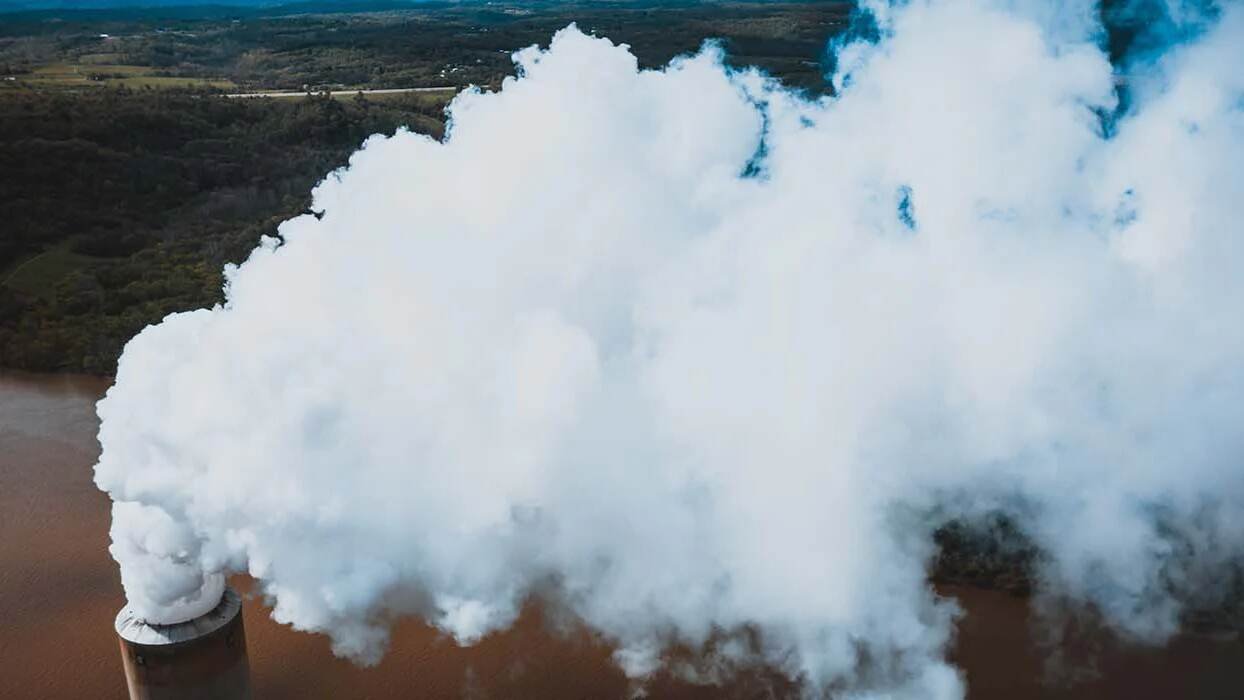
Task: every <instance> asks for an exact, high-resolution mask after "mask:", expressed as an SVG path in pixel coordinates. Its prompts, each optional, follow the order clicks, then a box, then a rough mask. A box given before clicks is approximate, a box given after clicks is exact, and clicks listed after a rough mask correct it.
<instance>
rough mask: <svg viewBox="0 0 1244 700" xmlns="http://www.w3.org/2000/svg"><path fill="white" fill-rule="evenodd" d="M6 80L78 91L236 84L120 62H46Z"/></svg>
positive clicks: (228, 86) (229, 87) (223, 87)
mask: <svg viewBox="0 0 1244 700" xmlns="http://www.w3.org/2000/svg"><path fill="white" fill-rule="evenodd" d="M105 56H109V54H93V55H90V56H83V58H84V59H85V58H88V57H89V58H100V57H105ZM18 78H19V79H18V80H16V81H8V83H9V86H10V87H22V86H26V87H35V88H82V87H127V88H131V89H136V88H147V87H149V88H218V89H221V90H233V89H236V88H237V85H235V84H234V83H233V81H230V80H222V79H211V78H193V77H170V76H164V75H155V74H154V69H152V68H150V67H148V66H130V65H125V64H120V63H95V62H77V63H49V64H46V65H41V66H38V67H37V68H35V69H34V70H32V71H31V72H30V73H27V74H24V75H21V76H18Z"/></svg>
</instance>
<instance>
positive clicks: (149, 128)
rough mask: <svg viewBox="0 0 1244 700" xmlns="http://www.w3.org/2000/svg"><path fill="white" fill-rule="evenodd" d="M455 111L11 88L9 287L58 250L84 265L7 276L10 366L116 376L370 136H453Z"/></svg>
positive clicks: (1, 113)
mask: <svg viewBox="0 0 1244 700" xmlns="http://www.w3.org/2000/svg"><path fill="white" fill-rule="evenodd" d="M442 110H443V105H442V104H441V103H440V101H439V100H438V99H437V98H431V97H428V96H423V95H412V96H409V97H406V96H403V97H400V98H396V99H394V98H389V99H385V100H384V101H369V100H367V99H360V98H351V99H344V100H342V99H331V98H327V97H307V98H302V99H284V100H276V99H249V100H237V99H225V98H222V97H219V96H213V95H208V94H193V93H184V92H174V91H150V90H148V91H138V92H135V91H126V90H92V91H86V92H84V93H80V94H67V93H54V92H29V93H15V94H9V95H6V96H5V98H4V99H2V100H0V192H2V193H3V196H0V221H3V222H4V224H3V233H2V234H0V283H3V282H4V281H5V277H8V276H10V275H12V273H13V271H14V270H15V269H17V268H18V266H19V265H21V264H22V263H23V262H25V261H30V260H31V258H32V257H34V256H38V255H40V254H42V253H47V252H48V251H51V254H55V255H61V256H62V257H64V258H65V259H67V260H69V261H71V263H72V265H71V269H68V270H67V271H66V270H57V271H56V273H57V274H56V275H55V278H49V279H48V281H47V290H46V291H44V292H42V293H39V292H31V291H30V290H29V289H26V290H22V289H16V288H14V285H9V284H0V366H7V367H18V368H25V369H32V370H77V371H86V372H94V373H102V374H107V373H110V372H112V371H113V368H114V367H115V362H116V358H117V356H118V355H119V353H120V349H121V347H122V345H123V344H124V342H125V341H126V340H127V339H128V338H130V337H131V336H132V335H133V334H134V333H136V332H137V331H138V330H140V329H141V328H142V327H144V326H145V325H147V324H149V323H151V322H153V321H157V320H159V319H160V318H162V317H163V316H164V315H166V314H168V313H171V312H173V311H179V310H184V309H189V308H196V307H202V306H210V305H211V304H213V303H216V302H218V301H219V300H220V298H221V293H220V287H221V278H220V270H221V268H222V266H223V265H224V263H226V262H230V261H238V260H241V259H243V258H244V257H245V255H246V254H247V253H248V252H249V250H250V249H251V248H252V247H253V246H254V245H255V243H256V242H257V240H258V239H259V237H260V236H261V235H263V234H271V233H274V231H275V228H276V225H277V224H278V223H280V222H281V221H283V220H284V219H286V218H289V217H290V216H293V215H296V214H298V213H299V212H302V211H304V210H305V209H306V208H307V206H308V204H309V195H310V191H311V189H312V187H313V186H314V185H315V183H316V182H318V181H319V180H320V179H321V178H323V177H324V175H325V174H326V173H328V172H330V171H332V170H333V169H335V168H337V167H340V166H342V165H344V164H345V162H346V160H347V159H348V157H349V154H350V153H351V152H352V151H353V150H354V149H356V148H357V147H358V145H359V144H360V143H361V142H362V140H363V139H364V138H366V137H367V136H368V135H370V134H372V133H392V132H393V131H394V130H395V129H396V128H397V127H398V126H401V125H408V126H410V127H411V128H412V129H415V130H418V131H423V132H426V133H433V134H435V135H439V133H440V130H441V128H442V125H441V115H442ZM37 262H38V261H37V260H34V261H31V263H30V264H31V265H32V266H34V265H36V263H37Z"/></svg>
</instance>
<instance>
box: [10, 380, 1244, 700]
mask: <svg viewBox="0 0 1244 700" xmlns="http://www.w3.org/2000/svg"><path fill="white" fill-rule="evenodd" d="M106 388H107V383H106V382H104V381H101V380H98V379H93V378H82V377H60V376H58V377H44V376H30V375H14V374H0V700H8V699H10V698H14V699H19V698H32V699H36V698H48V699H60V698H103V699H111V698H117V699H121V698H124V697H125V685H124V679H123V677H122V675H121V662H120V658H119V656H118V652H117V648H116V641H115V638H114V637H113V634H112V619H113V617H114V615H115V613H116V611H117V610H118V609H119V608H120V606H121V605H122V603H123V600H122V596H121V587H120V579H119V577H118V575H117V571H116V568H115V566H114V565H113V563H112V560H111V559H110V558H109V556H108V551H107V547H108V508H109V503H108V499H107V497H106V496H104V495H103V494H101V493H99V492H98V491H96V490H95V487H94V485H93V484H92V482H91V466H92V464H93V463H94V461H95V458H96V456H97V455H98V451H99V446H98V444H97V443H96V441H95V431H96V429H97V422H96V418H95V414H94V402H95V401H96V400H97V399H98V398H99V397H100V396H102V394H103V392H104V390H105V389H106ZM235 585H237V586H238V587H239V588H242V589H246V588H247V587H248V585H249V582H247V581H245V580H237V581H235ZM942 593H943V594H945V595H952V596H955V597H957V598H958V599H959V600H960V603H961V605H962V606H963V607H964V609H965V611H966V614H965V616H964V618H963V620H962V621H961V623H960V635H959V641H958V644H957V648H956V649H955V650H954V652H953V656H954V659H955V661H956V663H958V664H959V665H960V666H961V667H963V668H964V669H965V671H966V675H967V678H968V684H969V688H970V694H971V697H972V698H1008V699H1009V698H1014V699H1016V700H1023V699H1025V698H1085V699H1087V698H1119V699H1124V698H1126V699H1128V700H1131V699H1137V698H1155V699H1157V698H1161V699H1166V698H1172V699H1174V698H1223V699H1227V698H1232V699H1235V698H1244V643H1241V642H1240V641H1238V640H1235V639H1212V638H1208V637H1185V638H1181V639H1178V640H1175V641H1174V642H1173V643H1172V644H1171V645H1170V646H1168V647H1166V648H1165V649H1161V650H1154V649H1138V648H1135V647H1131V646H1128V645H1125V644H1122V643H1120V642H1117V641H1114V640H1112V639H1111V638H1110V637H1109V636H1108V635H1105V634H1103V633H1100V632H1096V631H1092V630H1090V631H1088V632H1082V633H1081V634H1080V635H1079V636H1078V637H1077V639H1076V642H1075V643H1074V644H1073V645H1072V646H1070V647H1066V648H1063V649H1062V650H1061V651H1062V653H1061V654H1060V655H1058V656H1054V657H1052V656H1051V654H1050V650H1049V649H1048V648H1045V647H1044V646H1043V645H1041V644H1038V643H1036V642H1035V641H1034V638H1036V637H1039V636H1040V635H1039V634H1034V629H1037V628H1038V626H1036V625H1034V624H1033V622H1032V620H1031V619H1030V614H1029V612H1028V607H1027V605H1026V604H1025V602H1024V601H1023V600H1021V599H1017V598H1014V597H1012V596H1009V595H1007V594H1003V593H995V592H989V591H981V590H977V589H969V588H954V587H948V588H946V589H944V590H943V591H942ZM244 615H245V616H246V628H247V637H248V642H249V647H250V653H251V669H252V674H253V677H252V680H253V682H254V685H255V691H256V697H257V698H260V699H262V698H458V697H478V698H548V699H550V700H557V699H560V698H623V697H626V696H627V695H628V686H627V683H626V680H625V678H623V677H622V674H621V673H620V672H619V671H618V670H617V668H615V667H614V666H612V665H611V664H610V663H609V649H608V648H606V647H605V646H604V645H602V644H601V643H599V642H598V641H597V640H594V639H593V638H592V637H591V636H590V635H588V634H587V633H584V632H580V633H572V634H570V635H569V636H560V635H553V634H550V633H548V632H546V631H545V626H544V625H543V624H542V621H541V619H540V614H539V611H537V610H534V609H533V610H529V611H528V612H527V613H526V614H524V616H523V617H522V619H521V620H520V621H519V623H518V624H517V625H516V626H515V627H514V628H513V629H511V630H509V631H507V632H505V633H503V634H499V635H494V636H492V637H490V638H488V639H485V640H484V641H483V642H481V643H480V644H479V645H477V646H475V647H472V648H469V649H461V648H458V647H456V646H455V645H453V644H452V643H450V642H448V641H446V640H444V639H442V638H440V637H439V636H438V635H437V634H436V633H435V632H434V631H432V630H430V629H428V628H427V627H425V626H423V625H420V624H419V623H417V622H414V621H406V622H403V623H401V624H399V625H398V627H397V629H396V632H395V635H394V640H393V645H392V650H391V652H390V653H389V655H388V656H387V657H385V659H384V661H383V662H381V664H380V665H379V666H377V667H375V668H371V669H360V668H357V667H355V666H353V665H351V664H350V663H348V662H345V661H341V660H340V659H336V658H334V657H333V656H332V654H331V652H330V651H329V648H328V643H327V641H326V640H325V639H324V638H323V637H319V636H314V635H307V634H301V633H297V632H293V631H291V630H289V629H287V628H284V627H282V626H280V625H277V624H276V623H274V622H272V621H271V619H270V618H269V617H268V611H267V610H266V609H265V608H264V607H263V606H262V604H261V601H259V600H257V599H255V598H253V597H252V598H250V599H248V601H247V603H246V608H245V612H244ZM781 686H782V683H781V680H780V679H778V678H775V677H773V676H771V675H768V674H757V675H755V676H752V677H748V678H744V679H741V680H740V681H739V682H738V683H736V684H735V685H734V686H732V687H730V688H710V687H695V686H688V685H685V684H680V683H677V682H674V681H672V680H669V679H658V681H657V682H656V683H655V684H654V685H653V686H651V687H650V688H649V697H653V698H715V697H738V698H764V697H772V696H773V695H774V694H775V693H774V692H773V691H777V693H776V694H777V695H781V689H782V688H781Z"/></svg>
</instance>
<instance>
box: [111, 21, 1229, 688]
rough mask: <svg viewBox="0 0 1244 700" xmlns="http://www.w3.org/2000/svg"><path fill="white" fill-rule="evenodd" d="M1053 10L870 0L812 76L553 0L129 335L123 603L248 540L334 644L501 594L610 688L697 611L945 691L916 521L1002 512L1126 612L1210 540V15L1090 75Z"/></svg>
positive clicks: (744, 652)
mask: <svg viewBox="0 0 1244 700" xmlns="http://www.w3.org/2000/svg"><path fill="white" fill-rule="evenodd" d="M1041 7H1043V8H1044V7H1045V4H1044V3H1043V4H1041ZM1091 9H1092V8H1091V7H1090V6H1084V7H1068V8H1063V10H1061V11H1059V12H1057V13H1055V12H1050V11H1048V10H1046V9H1042V10H1038V11H1029V10H1027V9H1026V8H1025V7H1023V3H1017V2H990V1H988V0H947V1H944V2H921V1H919V0H917V1H916V2H912V3H910V4H908V5H904V6H901V7H887V8H882V7H878V8H874V11H875V13H876V14H875V20H876V26H877V32H876V34H877V35H878V37H879V39H878V41H876V42H870V43H850V42H845V43H844V44H843V45H842V46H839V47H838V49H837V73H836V75H835V76H834V80H835V81H836V85H837V86H838V87H839V91H838V95H837V97H835V98H832V99H830V98H826V99H822V100H811V101H810V100H809V99H807V98H804V97H801V96H799V95H796V94H792V93H791V92H788V91H786V90H784V89H782V88H781V87H779V86H777V85H775V84H773V83H772V82H770V81H767V80H766V79H765V78H764V77H763V76H761V75H759V74H757V73H752V72H742V73H740V72H734V71H731V70H728V69H726V68H724V67H723V66H722V63H721V57H720V56H719V55H718V53H717V52H716V51H715V50H713V49H708V50H705V51H704V52H702V53H701V54H699V55H697V56H694V57H689V58H685V59H679V60H676V61H675V62H674V63H672V64H671V65H670V66H668V67H666V68H664V69H662V70H657V71H640V70H638V69H637V64H636V60H635V58H634V57H633V56H632V55H631V54H630V53H629V52H628V50H627V48H626V47H625V46H615V45H613V44H611V43H610V42H609V41H608V40H606V39H603V38H593V37H589V36H586V35H584V34H583V33H581V32H580V31H579V30H577V29H574V28H573V27H572V28H568V29H566V30H564V31H562V32H560V33H558V35H557V36H556V37H554V38H553V40H552V43H551V45H550V46H549V48H548V49H547V50H541V49H537V48H531V49H526V50H523V51H521V52H519V53H518V54H517V55H516V57H515V60H516V61H517V64H518V66H519V74H520V77H518V78H516V79H512V80H508V81H507V82H506V83H505V85H504V86H503V88H502V89H501V90H500V91H498V92H496V93H486V92H485V93H481V92H468V93H465V94H463V95H461V96H460V97H458V99H456V100H455V101H454V103H453V105H452V107H451V115H452V123H451V127H450V130H449V135H448V137H447V138H446V139H445V141H444V142H437V141H434V140H431V139H429V138H426V137H423V136H419V135H415V134H412V133H405V132H402V133H398V134H396V135H394V136H391V137H384V136H376V137H373V138H372V139H370V140H369V141H368V142H367V143H366V144H365V146H364V147H363V148H362V149H361V150H360V151H359V152H358V153H357V154H356V155H355V156H354V157H353V158H352V159H351V162H350V166H349V167H348V168H347V169H344V170H342V171H340V172H337V173H334V174H332V175H331V176H329V177H328V179H326V180H325V181H324V182H323V183H322V184H321V185H320V186H319V187H318V188H317V189H316V191H315V205H314V208H315V209H316V210H317V211H322V212H323V216H322V218H319V219H317V218H316V217H313V216H302V217H298V218H296V219H293V220H290V221H288V222H286V223H285V224H283V225H282V226H281V228H280V236H281V240H279V241H278V240H276V239H268V240H265V241H264V242H263V244H262V245H261V246H260V247H259V248H257V249H256V250H255V252H254V253H253V254H252V255H251V257H250V259H249V260H247V261H246V263H244V264H243V265H240V266H238V267H237V268H234V269H230V270H229V271H228V276H227V277H228V283H227V290H226V291H227V301H226V303H225V304H224V306H222V307H218V308H215V309H211V310H201V311H195V312H190V313H184V314H176V315H173V316H170V317H168V318H167V319H165V320H164V322H163V323H161V324H159V325H156V326H152V327H150V328H147V329H146V330H145V331H143V332H142V333H141V334H140V335H138V336H137V337H136V338H135V339H134V340H133V341H132V342H131V343H130V344H129V345H128V346H127V347H126V350H125V354H124V356H123V357H122V359H121V364H120V368H119V370H118V374H117V378H116V385H115V387H113V388H112V390H111V391H110V392H109V393H108V396H107V398H105V399H104V400H103V401H102V402H101V403H100V405H99V413H100V416H101V417H102V419H103V425H102V428H101V430H100V441H101V443H102V445H103V455H102V457H101V458H100V462H99V465H98V467H97V480H98V483H99V485H100V487H101V488H103V489H105V490H107V491H108V492H109V493H110V494H111V495H112V497H113V498H114V499H115V500H116V506H115V509H114V527H113V533H112V535H113V540H114V545H113V553H114V555H115V556H116V557H117V559H118V560H119V561H120V563H121V570H122V576H123V581H124V584H125V589H126V593H127V595H128V597H129V599H130V601H131V603H132V604H133V605H135V606H136V607H138V609H139V610H141V611H144V612H145V613H147V614H149V615H150V617H151V618H152V619H159V618H160V617H161V616H164V615H166V611H167V610H168V609H170V606H171V607H172V608H174V609H176V608H177V607H178V606H186V605H191V606H193V604H194V598H195V596H196V595H198V591H199V589H200V587H201V586H203V585H204V580H205V577H209V578H210V575H212V574H219V573H227V572H234V571H247V572H249V573H250V574H251V575H253V576H255V577H256V578H257V579H259V581H261V582H262V585H263V590H264V592H265V593H266V594H267V595H269V596H270V597H271V600H272V601H273V602H274V604H275V616H276V618H277V619H278V620H280V621H282V622H287V623H289V624H291V625H293V626H295V627H297V628H298V629H303V630H310V631H317V632H324V633H326V634H329V635H331V636H332V638H333V641H334V643H335V648H336V650H337V651H338V652H339V653H341V654H345V655H349V656H351V657H354V658H356V659H359V660H362V661H365V662H369V661H375V660H376V659H377V658H378V657H379V655H381V654H382V653H383V650H384V646H385V641H386V625H387V622H388V621H389V620H390V619H391V618H392V617H394V616H398V615H408V614H413V615H420V616H423V617H424V618H426V619H428V620H429V621H431V622H432V623H434V624H436V625H438V626H439V627H441V628H443V629H444V630H445V631H447V632H448V633H450V634H452V635H453V636H454V637H455V638H456V639H458V640H459V641H461V642H463V643H470V642H472V641H473V640H477V639H479V638H480V637H481V636H482V635H485V634H487V633H489V632H490V631H492V630H496V629H498V628H503V627H505V626H506V625H508V624H509V623H510V622H511V621H512V620H513V619H514V617H515V615H516V614H517V610H518V608H519V606H520V603H521V602H522V601H523V600H524V599H525V598H527V597H529V596H531V595H539V596H543V597H544V598H545V599H546V600H547V601H548V604H549V605H551V606H554V607H556V608H558V609H561V610H563V611H565V612H567V613H569V614H573V615H575V616H577V617H578V618H580V619H582V620H584V621H586V623H587V624H589V625H590V626H592V627H593V628H594V629H596V630H598V631H599V632H600V633H601V634H602V635H603V636H604V637H606V638H607V639H609V640H611V641H613V642H615V643H616V644H617V645H618V649H619V651H618V653H617V659H618V661H619V663H621V664H622V665H623V667H624V668H625V669H626V670H627V671H628V672H629V673H631V674H633V675H635V676H637V677H642V676H643V675H644V674H646V673H649V672H651V671H652V670H653V669H654V668H655V667H656V666H657V665H658V664H659V663H660V658H661V650H662V649H663V648H665V647H666V646H668V645H669V644H670V643H672V642H678V643H683V644H689V645H692V646H696V645H699V644H701V643H703V642H704V641H705V640H707V639H709V638H710V637H711V638H713V639H715V640H717V642H716V643H715V644H714V645H713V648H714V652H713V655H712V658H711V659H708V660H706V661H705V664H706V666H705V668H706V669H708V670H707V671H705V672H706V673H708V675H709V676H713V677H715V676H714V674H716V673H719V672H721V671H725V672H728V671H729V669H730V668H731V667H734V666H737V665H744V664H749V663H755V662H767V663H770V664H774V665H776V666H778V667H780V668H782V669H783V670H785V671H786V672H788V673H790V674H791V675H792V676H795V677H800V678H802V679H803V681H804V682H805V687H807V688H808V689H809V691H810V692H816V691H817V689H825V688H833V689H837V690H840V691H843V692H848V693H856V694H858V696H859V697H869V696H872V694H876V695H878V696H880V695H885V696H886V697H910V698H954V697H959V696H961V694H962V692H963V682H962V679H961V678H960V676H959V674H958V673H957V672H956V670H955V669H954V668H953V667H951V666H950V665H949V664H948V663H947V662H946V661H945V660H944V657H945V647H946V644H947V642H948V640H949V639H950V638H951V635H952V634H953V625H954V617H955V609H954V606H953V603H951V602H949V601H945V600H940V599H939V598H938V597H937V596H936V595H934V593H933V592H932V591H931V589H930V588H929V586H928V585H927V583H926V575H925V569H926V564H927V563H928V559H929V557H930V556H931V555H932V553H933V544H932V540H931V532H932V530H933V528H935V527H936V526H937V525H938V524H939V523H941V522H944V521H945V520H946V519H947V518H964V519H967V520H969V521H970V520H972V519H973V518H975V517H977V516H979V515H981V514H985V513H990V512H998V511H1001V512H1003V513H1006V514H1008V515H1009V517H1010V518H1011V519H1012V520H1013V521H1014V522H1016V523H1017V524H1018V525H1019V526H1020V527H1021V528H1022V529H1023V530H1024V532H1025V533H1026V534H1027V535H1028V536H1029V537H1030V538H1032V540H1033V541H1034V542H1035V543H1037V544H1038V545H1039V547H1040V548H1041V549H1042V550H1043V552H1044V557H1043V558H1042V560H1041V568H1040V572H1039V574H1040V579H1041V587H1042V590H1043V591H1045V592H1046V593H1049V594H1056V595H1059V596H1070V597H1072V598H1074V599H1077V600H1082V601H1085V602H1088V603H1091V604H1094V605H1096V606H1098V607H1099V608H1100V609H1101V611H1102V612H1103V614H1104V615H1105V616H1106V617H1107V619H1108V620H1109V621H1110V622H1111V623H1112V624H1113V625H1115V626H1116V627H1117V629H1118V630H1119V631H1120V632H1121V633H1123V634H1126V635H1129V636H1133V637H1136V638H1140V639H1144V640H1149V641H1154V642H1161V641H1162V640H1163V639H1164V638H1166V637H1168V636H1169V635H1171V634H1173V633H1174V632H1176V631H1177V629H1178V625H1179V620H1180V614H1181V611H1182V610H1183V609H1185V608H1186V606H1188V605H1199V604H1204V603H1212V602H1213V597H1214V596H1216V595H1221V594H1223V593H1224V591H1223V590H1222V588H1221V586H1218V585H1217V582H1220V581H1223V580H1226V578H1225V577H1224V576H1223V575H1222V574H1223V572H1224V571H1227V570H1228V569H1230V568H1231V567H1233V566H1234V565H1235V564H1234V562H1236V561H1238V560H1239V556H1240V554H1241V550H1242V549H1244V476H1242V475H1244V469H1242V468H1241V456H1242V455H1244V429H1242V428H1244V426H1242V425H1241V418H1242V417H1244V412H1242V409H1241V405H1244V324H1242V323H1241V322H1240V315H1241V309H1244V273H1242V271H1241V265H1242V264H1244V235H1242V234H1244V231H1242V230H1241V225H1240V223H1239V221H1240V217H1239V214H1238V211H1237V208H1238V205H1239V203H1240V202H1244V167H1242V166H1241V163H1244V72H1241V71H1240V67H1241V66H1244V13H1242V12H1241V10H1240V9H1239V8H1237V7H1234V6H1231V7H1228V8H1226V9H1224V10H1222V11H1221V12H1218V13H1216V14H1215V15H1213V16H1211V17H1209V18H1208V19H1204V26H1203V29H1201V30H1198V31H1197V32H1185V33H1184V34H1182V35H1181V36H1180V37H1178V39H1179V41H1178V42H1177V44H1175V45H1171V46H1168V47H1167V48H1166V49H1165V50H1163V51H1161V52H1158V53H1153V54H1150V55H1148V56H1147V57H1145V58H1143V59H1137V60H1136V61H1134V62H1133V63H1132V64H1130V65H1129V67H1128V72H1129V74H1130V75H1129V83H1128V85H1127V88H1126V92H1127V94H1128V96H1129V98H1128V101H1127V103H1126V104H1125V105H1124V106H1122V107H1120V106H1119V102H1118V95H1119V93H1120V91H1119V90H1118V89H1117V88H1116V85H1115V79H1114V75H1113V73H1114V68H1113V67H1112V65H1111V63H1110V61H1109V60H1108V58H1107V55H1106V54H1105V53H1104V52H1103V51H1102V50H1101V49H1100V48H1099V44H1100V43H1101V39H1102V36H1101V32H1100V28H1099V27H1096V26H1095V25H1094V21H1093V18H1094V16H1095V15H1094V13H1093V12H1092V11H1091ZM1168 43H1169V42H1168ZM748 625H751V626H754V627H753V629H755V630H757V631H758V632H759V633H760V634H759V639H760V640H761V641H760V643H758V644H757V643H754V639H755V638H754V637H752V636H749V635H740V634H738V633H739V631H740V630H741V629H743V628H744V626H748ZM749 640H752V641H749Z"/></svg>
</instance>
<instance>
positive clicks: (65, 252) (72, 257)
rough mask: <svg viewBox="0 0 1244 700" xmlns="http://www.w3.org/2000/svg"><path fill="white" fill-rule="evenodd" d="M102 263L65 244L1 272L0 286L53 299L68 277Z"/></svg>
mask: <svg viewBox="0 0 1244 700" xmlns="http://www.w3.org/2000/svg"><path fill="white" fill-rule="evenodd" d="M98 262H99V261H98V259H97V258H92V257H90V256H88V255H81V254H79V253H75V252H73V251H72V250H70V244H69V243H68V242H65V243H61V244H60V245H57V246H55V247H53V248H49V249H48V250H45V251H43V252H42V253H39V254H38V255H34V256H31V257H29V258H26V259H25V260H22V261H20V262H18V263H17V264H16V265H13V266H12V267H11V268H9V269H7V270H5V271H3V272H0V286H4V287H7V288H9V289H11V290H13V291H15V292H21V293H23V294H30V295H32V296H36V297H39V298H41V299H45V300H46V299H51V298H52V297H53V296H55V294H56V285H57V283H59V282H60V281H61V280H62V279H64V278H65V276H66V275H68V274H69V273H70V272H73V271H75V270H82V269H85V268H89V267H91V266H93V265H95V264H96V263H98Z"/></svg>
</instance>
